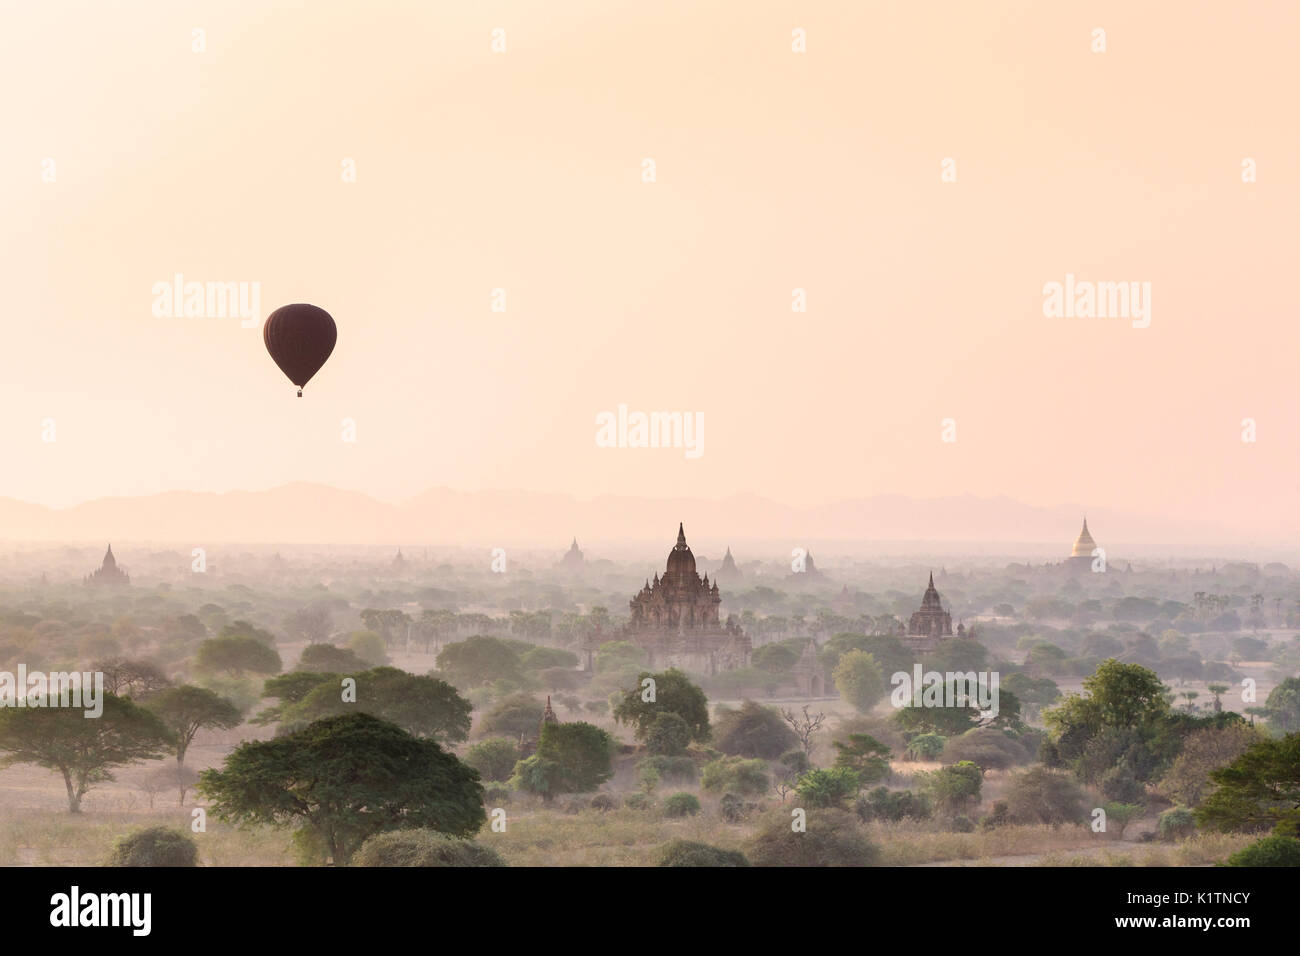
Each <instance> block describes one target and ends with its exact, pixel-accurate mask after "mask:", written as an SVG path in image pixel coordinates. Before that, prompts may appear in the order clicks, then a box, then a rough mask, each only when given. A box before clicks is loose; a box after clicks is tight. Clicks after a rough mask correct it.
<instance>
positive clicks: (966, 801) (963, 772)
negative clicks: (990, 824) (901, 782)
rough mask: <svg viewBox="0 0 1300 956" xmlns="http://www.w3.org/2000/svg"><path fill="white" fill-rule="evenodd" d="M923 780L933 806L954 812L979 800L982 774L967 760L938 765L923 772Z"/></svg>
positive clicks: (982, 780)
mask: <svg viewBox="0 0 1300 956" xmlns="http://www.w3.org/2000/svg"><path fill="white" fill-rule="evenodd" d="M924 781H925V789H926V791H927V792H928V793H929V794H930V797H931V799H933V800H934V806H935V808H936V809H939V810H942V811H944V812H946V813H951V814H955V813H957V811H959V810H961V809H963V808H964V807H966V806H968V805H970V804H972V803H976V802H978V801H979V795H980V785H981V784H982V783H983V782H984V774H983V773H982V772H981V771H980V768H979V767H977V766H975V764H973V763H971V762H970V761H969V760H962V761H959V762H958V763H955V764H953V765H952V766H951V767H940V768H939V769H938V770H935V771H933V772H931V773H927V774H925V775H924Z"/></svg>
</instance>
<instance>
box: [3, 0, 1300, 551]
mask: <svg viewBox="0 0 1300 956" xmlns="http://www.w3.org/2000/svg"><path fill="white" fill-rule="evenodd" d="M196 27H198V28H202V29H203V30H204V31H206V34H205V37H206V52H202V53H195V52H193V51H192V42H193V34H192V30H193V29H194V28H196ZM1096 27H1102V28H1104V29H1105V31H1106V46H1107V50H1106V52H1105V53H1093V52H1091V46H1092V43H1093V39H1092V31H1093V29H1094V28H1096ZM494 28H502V29H504V31H505V41H506V52H505V53H501V54H494V53H493V52H492V47H491V44H492V30H493V29H494ZM795 28H802V29H804V30H806V35H807V52H806V53H803V54H797V53H793V52H792V50H791V42H792V30H794V29H795ZM1298 30H1300V5H1297V4H1295V3H1293V2H1289V0H1288V2H1282V0H1279V2H1274V3H1270V2H1259V0H1252V2H1248V3H1241V4H1228V3H1219V2H1213V3H1196V2H1182V0H1180V2H1176V3H1175V2H1165V3H1150V4H1132V3H1120V2H1115V3H1105V2H1089V3H1067V2H1059V0H1054V2H1051V3H1045V2H1018V3H1012V2H1003V3H987V4H985V3H980V4H974V3H969V2H949V3H929V2H925V3H922V2H908V3H902V2H897V3H890V2H872V3H862V2H858V0H852V2H850V0H845V2H839V3H831V2H828V3H818V4H807V3H798V2H793V0H789V2H779V3H778V2H755V0H745V2H739V0H729V2H719V3H709V4H700V3H698V2H696V0H668V2H658V3H651V4H646V3H635V4H633V3H614V2H610V0H590V2H588V0H556V2H552V3H546V4H538V3H535V2H511V3H506V2H486V0H476V2H473V3H470V2H461V3H428V2H410V3H366V4H360V3H330V2H321V0H315V2H312V3H305V4H297V3H243V2H232V0H222V2H219V3H217V2H214V3H176V2H161V0H160V2H155V3H144V2H137V3H131V4H121V5H118V4H102V3H96V2H85V3H66V2H21V3H16V2H0V84H2V85H3V88H4V89H5V90H6V91H7V93H6V95H5V96H4V97H3V99H0V126H2V128H3V129H4V141H5V148H4V150H3V151H0V210H2V212H3V215H2V217H0V236H2V237H3V248H2V249H0V279H2V280H3V287H4V290H5V294H6V299H7V302H6V309H5V316H6V318H5V320H4V329H5V347H4V348H3V350H0V434H3V436H4V446H5V448H6V450H7V455H6V457H5V467H4V469H3V472H2V477H0V496H8V497H15V498H20V499H25V500H30V501H39V502H43V503H46V504H54V505H64V504H69V503H72V502H76V501H81V500H85V499H88V498H94V497H98V496H103V495H136V494H146V493H151V492H155V491H160V490H167V489H192V490H210V491H222V490H228V489H236V488H240V489H257V488H265V487H269V486H272V485H275V484H279V483H281V482H286V481H292V480H300V479H307V480H313V481H320V482H325V483H329V484H333V485H337V486H339V487H344V488H354V489H359V490H362V491H366V492H369V493H371V494H374V495H378V496H380V497H383V498H387V499H396V498H400V497H403V496H405V495H409V494H412V493H415V492H417V491H419V490H422V489H424V488H426V487H429V486H434V485H448V486H452V487H457V488H462V489H466V490H474V489H480V488H524V489H529V490H535V491H566V492H572V493H574V494H577V495H579V496H587V495H596V494H640V495H660V494H662V495H704V496H723V495H728V494H732V493H738V492H746V493H748V492H753V493H756V494H761V495H767V496H771V497H774V498H777V499H779V500H783V501H786V502H789V503H792V504H796V505H806V504H811V503H817V502H823V501H827V500H831V499H836V498H842V497H851V496H858V495H870V494H876V493H884V492H902V493H908V494H913V495H918V496H931V495H949V494H961V493H966V492H969V493H973V494H977V495H996V494H1005V495H1009V496H1012V497H1014V498H1017V499H1020V500H1022V501H1025V502H1028V503H1031V504H1042V505H1051V504H1056V503H1060V502H1080V503H1083V504H1085V505H1092V506H1098V507H1119V508H1124V509H1135V510H1155V511H1161V512H1167V513H1172V514H1186V515H1189V516H1190V515H1194V514H1199V515H1202V516H1209V517H1212V518H1214V519H1216V520H1220V521H1225V522H1229V523H1240V524H1242V525H1244V526H1249V527H1252V528H1260V529H1266V530H1273V531H1277V530H1278V529H1279V528H1280V527H1285V528H1290V529H1294V528H1295V527H1296V517H1295V514H1296V512H1295V508H1294V503H1295V500H1294V499H1295V487H1296V484H1297V476H1298V475H1300V443H1298V442H1297V437H1296V422H1297V418H1298V417H1300V389H1298V388H1297V375H1296V360H1297V355H1298V352H1300V350H1298V349H1297V346H1298V345H1300V331H1297V306H1298V305H1300V294H1298V293H1297V283H1296V281H1295V279H1294V276H1295V274H1296V262H1295V254H1296V246H1297V240H1296V234H1295V229H1296V221H1297V212H1300V202H1298V201H1297V200H1298V199H1300V188H1298V184H1297V177H1298V176H1300V132H1298V130H1300V127H1298V126H1297V124H1296V123H1295V121H1294V118H1295V117H1296V116H1297V115H1300V109H1297V103H1296V99H1297V92H1298V91H1300V59H1298V58H1297V57H1296V55H1295V38H1296V36H1297V31H1298ZM647 157H649V158H652V159H653V160H654V161H655V164H656V174H657V181H656V182H654V183H645V182H643V181H642V160H643V159H644V158H647ZM946 157H950V158H952V159H953V160H954V161H955V164H956V165H955V169H956V175H957V181H956V182H950V183H945V182H942V181H941V175H940V174H941V162H942V161H943V160H944V159H945V158H946ZM1246 157H1250V158H1253V159H1254V160H1255V161H1256V163H1257V169H1258V182H1256V183H1249V184H1247V183H1243V182H1242V160H1243V159H1244V158H1246ZM345 158H351V159H353V160H355V164H356V182H355V183H347V182H343V181H342V178H341V169H342V162H343V160H344V159H345ZM46 159H53V160H54V167H53V168H54V173H55V181H54V182H43V181H42V171H43V168H45V167H43V165H42V163H43V160H46ZM177 272H180V273H183V274H184V276H185V277H186V279H187V280H189V281H246V282H260V283H261V304H262V310H261V311H262V315H260V316H259V317H258V319H259V321H258V324H257V327H255V328H242V327H241V326H240V323H239V321H238V319H230V318H227V319H222V318H211V317H209V318H156V317H155V316H154V315H153V314H152V311H151V306H152V303H153V293H152V288H153V285H154V283H156V282H159V281H170V280H171V278H172V276H173V275H174V274H175V273H177ZM1067 273H1073V274H1074V275H1075V276H1076V277H1077V279H1078V280H1080V281H1083V280H1089V281H1138V282H1149V283H1151V303H1150V304H1151V321H1150V326H1149V327H1148V328H1134V327H1133V326H1132V323H1131V322H1130V321H1129V320H1128V319H1124V318H1047V317H1045V316H1044V314H1043V300H1044V295H1043V286H1044V284H1045V283H1047V282H1052V281H1057V282H1063V281H1064V279H1065V275H1066V274H1067ZM796 287H800V288H804V289H806V290H807V303H808V310H807V312H806V313H795V312H792V311H791V301H792V297H791V290H792V289H794V288H796ZM494 288H503V289H505V290H506V309H507V311H506V312H504V313H494V312H492V311H491V310H490V304H491V294H492V290H493V289H494ZM296 301H307V302H312V303H315V304H317V305H320V306H321V307H323V308H325V309H327V310H328V311H329V312H331V313H332V314H333V316H334V318H335V319H336V320H337V322H338V326H339V339H338V347H337V349H336V351H335V353H334V356H333V357H332V358H331V359H330V361H329V362H328V363H327V365H326V366H325V368H324V369H323V370H322V371H321V372H320V373H319V374H318V375H317V377H316V379H315V380H313V381H312V382H311V383H310V384H309V386H308V388H307V392H306V395H305V397H304V398H302V399H301V400H299V399H297V398H295V397H294V390H293V388H292V386H291V385H290V384H289V383H288V382H287V381H286V380H285V379H284V378H283V376H282V375H281V374H280V372H279V370H278V369H277V368H276V367H275V366H274V364H273V363H272V362H271V360H270V359H269V357H268V356H267V355H266V353H265V350H264V348H263V346H262V341H261V332H260V319H261V318H263V317H264V316H265V314H266V313H268V312H270V311H271V310H272V309H274V308H275V307H276V306H278V305H282V304H285V303H288V302H296ZM620 403H625V404H627V405H628V406H629V407H630V408H631V409H632V410H646V411H649V410H671V411H682V412H692V413H694V412H698V413H702V414H703V416H704V420H705V429H704V444H703V450H704V453H703V455H702V456H701V457H700V458H698V459H694V460H691V459H688V458H687V457H686V456H685V454H684V452H683V450H681V449H606V448H598V447H597V445H596V442H595V432H596V428H595V420H596V415H597V414H598V413H599V412H602V411H613V410H615V409H616V408H617V406H618V405H619V404H620ZM345 417H346V418H351V419H353V420H355V422H356V437H357V440H356V441H355V442H354V443H349V442H345V441H343V440H342V438H341V435H342V430H341V426H340V421H341V419H343V418H345ZM1246 417H1250V418H1253V419H1255V421H1256V422H1257V429H1258V440H1257V442H1255V443H1243V442H1242V440H1241V436H1242V419H1243V418H1246ZM944 418H952V419H954V420H955V422H956V438H957V440H956V442H955V443H945V442H943V441H941V421H942V420H943V419H944ZM45 419H53V420H54V423H55V429H56V431H55V434H56V440H55V441H53V442H46V441H43V440H42V422H43V421H44V420H45Z"/></svg>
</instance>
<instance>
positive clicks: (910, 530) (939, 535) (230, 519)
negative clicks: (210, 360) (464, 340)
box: [0, 483, 1279, 557]
mask: <svg viewBox="0 0 1300 956" xmlns="http://www.w3.org/2000/svg"><path fill="white" fill-rule="evenodd" d="M1083 516H1084V508H1083V507H1082V506H1079V505H1062V506H1059V507H1052V508H1041V507H1034V506H1030V505H1026V504H1023V503H1021V502H1018V501H1014V500H1012V499H1010V498H1006V497H995V498H978V497H975V496H972V495H964V496H960V497H948V498H929V499H922V498H909V497H906V496H902V495H878V496H873V497H869V498H858V499H851V500H843V501H837V502H834V503H831V504H825V505H819V506H815V507H808V508H798V507H792V506H790V505H787V504H782V503H780V502H776V501H772V500H769V499H765V498H760V497H757V496H755V495H747V494H739V495H734V496H731V497H728V498H723V499H718V500H708V499H701V498H662V499H659V498H639V497H618V496H605V497H599V498H594V499H587V500H582V499H577V498H573V497H571V496H568V495H562V494H538V493H531V492H524V491H480V492H460V491H454V490H451V489H447V488H431V489H429V490H428V491H425V492H423V493H422V494H419V495H416V496H415V497H413V498H410V499H408V500H406V501H404V502H401V503H400V504H391V503H387V502H383V501H379V500H378V499H375V498H372V497H370V496H369V495H365V494H362V493H360V492H356V491H344V490H341V489H338V488H332V487H329V486H326V485H318V484H311V483H295V484H288V485H282V486H280V487H276V488H271V489H269V490H266V491H232V492H226V493H221V494H217V493H206V492H182V491H176V492H166V493H162V494H156V495H148V496H142V497H137V498H99V499H96V500H93V501H87V502H84V503H82V504H79V505H75V506H72V507H69V508H47V507H45V506H42V505H35V504H30V503H28V502H22V501H16V500H13V499H3V498H0V540H4V541H8V542H11V543H20V542H27V541H30V542H49V541H67V542H99V541H109V540H112V541H121V542H124V543H125V542H129V541H153V542H175V543H178V544H185V545H187V546H189V545H190V544H191V543H193V544H201V543H203V542H206V541H213V542H217V541H221V542H247V543H259V542H264V543H267V544H277V543H302V544H312V543H316V544H338V545H347V544H374V545H379V544H391V545H394V546H398V545H406V546H417V545H425V546H439V545H473V546H486V547H495V546H503V547H511V546H513V547H527V548H555V549H556V550H557V551H559V550H563V549H564V548H566V547H567V546H568V543H569V541H570V540H571V539H572V538H573V537H574V536H575V535H576V536H577V538H578V541H579V544H580V545H581V546H582V547H583V548H588V547H589V546H590V545H601V544H605V545H620V546H623V545H627V546H635V547H638V548H639V547H642V546H651V547H653V546H654V545H656V544H659V545H664V546H666V547H670V546H671V544H672V541H673V539H674V537H675V536H676V532H677V523H678V522H679V521H684V522H685V524H686V533H687V538H688V540H689V541H690V542H691V544H692V545H693V546H694V547H695V548H696V549H697V550H699V549H700V547H701V546H703V547H704V548H705V549H706V552H707V553H712V551H715V550H716V551H718V552H719V554H720V553H721V551H722V548H723V547H724V546H726V545H728V544H736V543H739V542H766V543H772V544H779V545H784V546H786V547H789V546H793V545H799V544H804V545H806V546H809V547H816V546H817V545H818V544H821V545H823V546H825V545H827V544H831V543H834V544H835V545H837V550H841V551H846V552H852V551H857V550H864V551H870V550H874V549H870V548H866V547H864V546H866V545H869V544H870V543H872V542H876V543H881V542H889V543H892V544H893V545H895V547H893V548H892V552H893V553H899V552H905V551H908V550H914V551H924V550H928V549H932V546H934V545H938V544H946V545H950V546H951V545H962V544H968V545H971V546H972V547H971V549H970V550H972V551H976V552H978V551H984V550H989V549H990V548H993V549H995V550H997V551H1000V552H1004V553H1009V552H1012V551H1015V550H1023V551H1024V553H1027V554H1037V553H1042V554H1045V555H1059V556H1064V555H1065V554H1068V552H1069V548H1070V545H1071V544H1072V543H1073V541H1074V537H1075V535H1076V534H1078V531H1079V526H1080V523H1081V521H1082V518H1083ZM1087 517H1088V523H1089V527H1090V529H1091V530H1092V532H1093V535H1094V536H1095V537H1096V539H1097V542H1098V544H1099V545H1100V546H1102V547H1104V548H1107V549H1108V550H1109V551H1111V553H1113V554H1119V553H1120V552H1121V551H1123V550H1128V551H1129V552H1130V553H1133V552H1136V551H1142V552H1146V553H1157V554H1159V553H1169V554H1174V553H1194V554H1197V555H1204V554H1211V553H1214V552H1217V551H1221V550H1223V549H1225V548H1227V549H1228V550H1230V551H1231V552H1233V553H1242V554H1249V553H1251V551H1252V549H1263V550H1267V551H1269V552H1273V551H1276V549H1277V546H1278V545H1279V542H1278V541H1276V540H1274V541H1265V540H1253V539H1252V537H1251V536H1250V535H1249V534H1246V533H1243V532H1234V530H1233V529H1230V528H1223V527H1217V526H1214V525H1209V524H1203V523H1202V524H1195V525H1191V524H1186V523H1182V522H1179V521H1176V520H1174V519H1171V518H1169V517H1163V516H1155V515H1141V514H1126V513H1123V512H1119V511H1111V510H1107V509H1089V510H1088V512H1087ZM998 545H1007V546H1012V547H1008V548H1005V549H1003V548H997V547H996V546H998ZM975 546H979V547H975ZM1261 557H1262V555H1261Z"/></svg>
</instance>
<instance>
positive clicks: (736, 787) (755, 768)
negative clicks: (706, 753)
mask: <svg viewBox="0 0 1300 956" xmlns="http://www.w3.org/2000/svg"><path fill="white" fill-rule="evenodd" d="M700 785H701V786H702V787H704V789H705V790H708V791H709V792H711V793H725V792H726V791H728V790H730V791H734V792H735V793H739V794H743V795H756V794H761V793H766V792H767V790H768V788H769V787H770V786H771V785H772V784H771V781H770V780H769V779H768V775H767V761H765V760H746V759H745V758H744V757H721V758H719V759H718V760H713V761H710V762H709V763H706V764H705V765H704V769H703V771H702V772H701V775H700Z"/></svg>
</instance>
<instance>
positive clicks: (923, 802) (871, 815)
mask: <svg viewBox="0 0 1300 956" xmlns="http://www.w3.org/2000/svg"><path fill="white" fill-rule="evenodd" d="M853 809H854V811H855V812H856V813H857V815H858V818H859V819H860V820H862V821H863V822H864V823H865V822H869V821H871V820H889V821H891V822H895V823H896V822H897V821H899V820H903V819H906V818H908V817H910V818H911V819H913V820H928V819H930V816H931V814H932V812H933V811H932V810H931V809H930V801H929V799H928V798H927V797H926V795H925V794H924V793H913V792H912V791H911V790H890V789H889V788H888V787H876V789H874V790H872V791H871V792H870V793H864V794H863V795H862V796H860V797H858V800H857V803H855V804H854V805H853Z"/></svg>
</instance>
